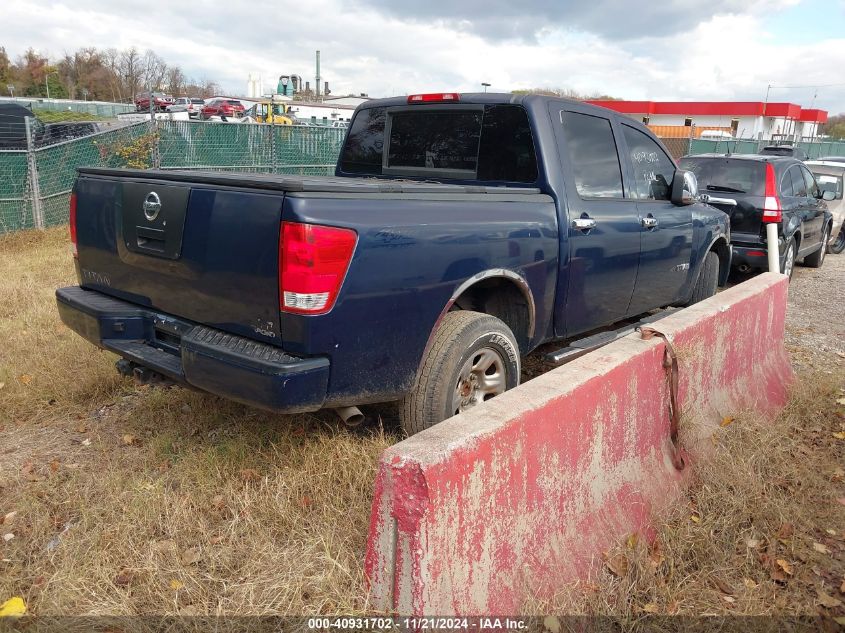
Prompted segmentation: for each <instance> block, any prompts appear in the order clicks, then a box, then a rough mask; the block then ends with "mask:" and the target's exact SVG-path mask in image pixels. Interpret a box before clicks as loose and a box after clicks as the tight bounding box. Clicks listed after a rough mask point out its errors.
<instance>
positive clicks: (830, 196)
mask: <svg viewBox="0 0 845 633" xmlns="http://www.w3.org/2000/svg"><path fill="white" fill-rule="evenodd" d="M822 200H826V201H828V202H830V201H831V200H836V192H835V191H831V190H830V189H825V190H824V191H822Z"/></svg>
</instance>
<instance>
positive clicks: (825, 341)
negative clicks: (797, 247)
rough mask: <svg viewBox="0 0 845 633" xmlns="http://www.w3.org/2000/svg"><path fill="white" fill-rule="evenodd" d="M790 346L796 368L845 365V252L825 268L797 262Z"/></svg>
mask: <svg viewBox="0 0 845 633" xmlns="http://www.w3.org/2000/svg"><path fill="white" fill-rule="evenodd" d="M786 348H787V350H788V351H789V354H790V357H791V358H792V364H793V366H794V367H795V369H811V368H812V369H819V370H822V371H825V372H827V373H831V371H832V368H834V367H837V366H838V367H840V368H841V367H845V253H842V254H839V255H830V254H828V255H827V256H826V257H825V260H824V263H823V264H822V267H821V268H805V267H803V266H800V265H799V266H796V268H795V273H794V275H793V277H792V283H790V285H789V308H788V310H787V313H786Z"/></svg>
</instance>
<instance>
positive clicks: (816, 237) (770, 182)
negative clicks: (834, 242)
mask: <svg viewBox="0 0 845 633" xmlns="http://www.w3.org/2000/svg"><path fill="white" fill-rule="evenodd" d="M680 167H681V169H688V170H690V171H692V172H693V173H695V175H696V177H697V178H698V185H699V191H700V192H701V193H703V194H707V195H709V196H713V197H716V198H718V199H717V200H715V201H711V204H713V205H714V206H716V207H718V208H720V209H722V210H723V211H725V212H726V213H727V214H728V215H729V216H730V218H731V243H732V244H733V261H732V264H733V266H734V267H736V268H738V269H739V270H740V271H743V272H744V271H747V270H750V269H765V268H766V267H767V265H768V251H767V248H766V224H768V223H772V222H773V223H777V224H778V238H779V239H778V241H779V245H780V265H781V272H783V273H785V274H787V275H789V276H790V277H791V276H792V270H793V267H794V265H795V261H796V260H797V259H801V258H803V259H804V264H805V265H806V266H810V267H813V268H818V267H819V266H821V265H822V262H823V261H824V255H825V250H826V249H825V244H827V241H828V238H829V237H830V231H831V226H832V222H833V217H832V215H831V213H830V211H828V208H827V204H825V202H824V201H825V200H829V199H833V198H832V196H831V195H829V194H832V193H833V192H822V190H821V189H819V186H818V184H817V183H816V179H815V178H814V177H813V174H812V173H810V170H809V169H807V167H806V166H805V165H804V163H803V162H801V161H800V160H797V159H795V158H790V157H785V156H771V155H769V156H765V155H757V154H747V155H746V154H733V155H731V154H702V155H698V156H685V157H683V158H682V159H681V161H680Z"/></svg>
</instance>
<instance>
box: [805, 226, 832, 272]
mask: <svg viewBox="0 0 845 633" xmlns="http://www.w3.org/2000/svg"><path fill="white" fill-rule="evenodd" d="M829 237H830V227H829V226H826V227H824V232H823V233H822V243H821V246H819V250H817V251H816V252H815V253H813V254H812V255H807V256H806V257H805V258H804V265H805V266H809V267H810V268H821V267H822V264H823V263H824V256H825V254H826V253H827V240H828V238H829Z"/></svg>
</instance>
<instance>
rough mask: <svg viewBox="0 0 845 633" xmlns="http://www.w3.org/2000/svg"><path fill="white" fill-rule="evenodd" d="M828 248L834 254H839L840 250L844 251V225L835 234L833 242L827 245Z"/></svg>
mask: <svg viewBox="0 0 845 633" xmlns="http://www.w3.org/2000/svg"><path fill="white" fill-rule="evenodd" d="M827 248H828V250H829V251H830V252H831V253H832V254H834V255H839V253H841V252H842V251H845V225H843V226H842V228H841V229H840V230H839V234H838V235H837V236H836V239H835V240H834V241H833V244H831V245H830V246H828V247H827Z"/></svg>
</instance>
